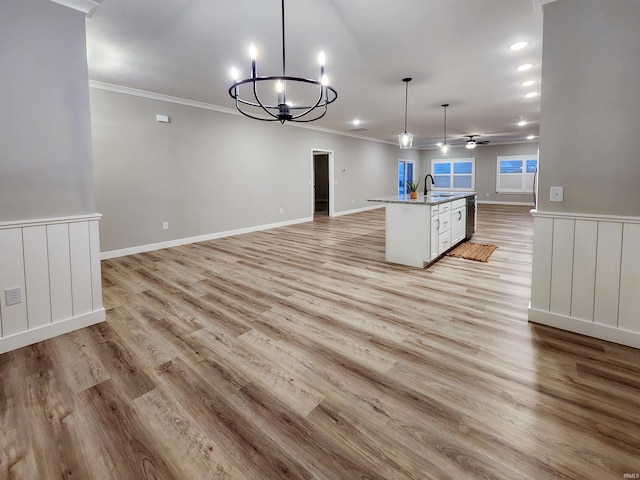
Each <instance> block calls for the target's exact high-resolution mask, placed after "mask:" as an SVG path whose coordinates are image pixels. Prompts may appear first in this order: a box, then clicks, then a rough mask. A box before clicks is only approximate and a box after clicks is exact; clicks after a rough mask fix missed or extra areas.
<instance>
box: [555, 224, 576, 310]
mask: <svg viewBox="0 0 640 480" xmlns="http://www.w3.org/2000/svg"><path fill="white" fill-rule="evenodd" d="M573 233H574V222H573V221H572V220H564V219H556V220H555V221H554V222H553V239H552V250H551V265H552V268H551V311H553V312H558V313H561V314H562V315H570V314H571V290H572V287H573V284H572V281H571V279H572V278H573V238H574V235H573Z"/></svg>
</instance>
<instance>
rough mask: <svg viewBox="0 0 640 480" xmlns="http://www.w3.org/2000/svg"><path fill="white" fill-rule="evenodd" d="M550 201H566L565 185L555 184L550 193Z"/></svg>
mask: <svg viewBox="0 0 640 480" xmlns="http://www.w3.org/2000/svg"><path fill="white" fill-rule="evenodd" d="M549 201H550V202H562V201H564V187H562V186H554V187H551V188H550V195H549Z"/></svg>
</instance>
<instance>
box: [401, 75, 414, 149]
mask: <svg viewBox="0 0 640 480" xmlns="http://www.w3.org/2000/svg"><path fill="white" fill-rule="evenodd" d="M402 81H403V82H404V83H405V84H406V87H405V91H404V133H401V134H400V135H398V143H399V144H400V148H401V149H402V150H407V149H409V148H411V145H413V134H412V133H407V109H408V107H409V82H410V81H411V78H410V77H407V78H403V79H402Z"/></svg>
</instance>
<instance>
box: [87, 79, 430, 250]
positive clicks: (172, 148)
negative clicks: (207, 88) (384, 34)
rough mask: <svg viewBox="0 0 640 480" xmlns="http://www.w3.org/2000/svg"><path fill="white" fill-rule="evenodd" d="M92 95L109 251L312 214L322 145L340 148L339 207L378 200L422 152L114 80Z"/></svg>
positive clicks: (96, 162) (362, 205) (363, 206)
mask: <svg viewBox="0 0 640 480" xmlns="http://www.w3.org/2000/svg"><path fill="white" fill-rule="evenodd" d="M90 94H91V117H92V129H93V155H94V168H95V186H96V187H95V188H96V202H97V210H98V211H99V212H100V213H102V214H103V215H104V217H103V219H102V222H101V245H102V251H103V252H114V251H120V252H121V253H126V251H131V249H132V248H134V249H135V248H137V247H143V246H145V245H146V246H150V245H156V244H163V243H164V244H167V243H166V242H174V241H178V240H180V239H189V238H194V237H201V236H206V235H212V234H216V233H221V232H230V231H236V230H239V229H250V228H256V227H260V226H265V225H273V224H281V223H284V222H295V221H304V220H310V219H311V218H312V215H313V213H312V212H313V196H312V185H311V184H312V178H313V177H312V172H313V158H312V151H313V150H314V149H315V150H329V151H332V152H333V158H334V171H335V183H334V185H333V186H334V192H335V195H334V196H335V204H334V210H335V212H336V214H341V213H345V212H349V211H357V210H359V209H366V208H371V207H374V206H376V205H377V204H372V203H370V202H367V198H369V197H372V196H377V195H391V194H393V193H394V192H395V185H396V182H397V160H398V158H400V157H403V158H404V157H406V156H407V155H409V158H413V159H417V158H418V152H417V151H410V152H408V153H405V151H402V154H401V153H400V152H401V150H400V149H399V148H398V147H397V146H395V145H389V144H386V143H380V142H376V141H369V140H363V139H360V138H352V137H349V136H343V135H336V134H332V133H327V132H324V131H319V130H317V129H310V128H300V127H297V126H293V125H290V124H285V125H281V124H280V123H277V122H274V123H267V122H258V121H256V120H251V119H247V118H245V117H242V116H240V115H234V114H229V113H223V112H219V111H213V110H209V109H206V108H197V107H195V106H187V105H183V104H179V103H175V102H170V101H164V100H158V99H157V98H145V97H143V96H140V95H131V94H125V93H120V92H115V91H111V90H106V89H104V88H91V92H90ZM156 114H164V115H169V117H170V118H171V122H170V123H157V122H156V120H155V118H156ZM329 114H330V113H329ZM281 208H282V209H283V213H280V209H281ZM163 222H169V229H168V230H163V229H162V223H163ZM127 249H128V250H127ZM123 250H124V252H122V251H123ZM110 255H111V254H110Z"/></svg>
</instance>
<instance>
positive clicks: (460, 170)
mask: <svg viewBox="0 0 640 480" xmlns="http://www.w3.org/2000/svg"><path fill="white" fill-rule="evenodd" d="M475 163H476V159H475V158H455V159H454V158H452V159H450V160H449V159H447V160H444V159H442V158H436V159H433V160H431V175H433V181H434V184H433V188H434V190H458V191H473V189H474V188H475V178H476V177H475Z"/></svg>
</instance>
